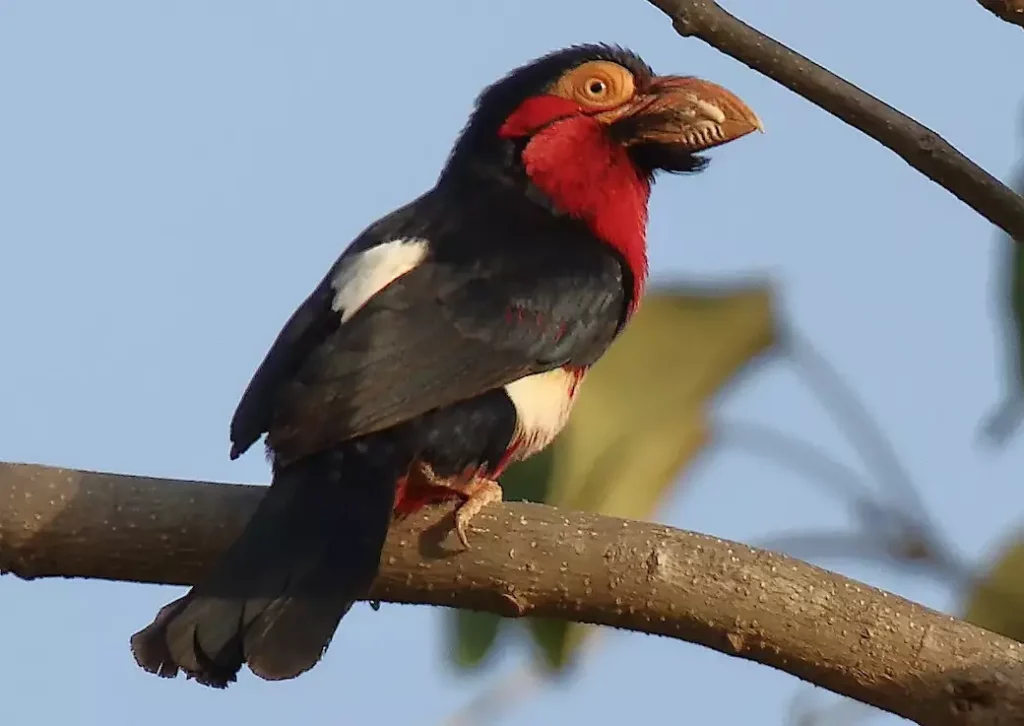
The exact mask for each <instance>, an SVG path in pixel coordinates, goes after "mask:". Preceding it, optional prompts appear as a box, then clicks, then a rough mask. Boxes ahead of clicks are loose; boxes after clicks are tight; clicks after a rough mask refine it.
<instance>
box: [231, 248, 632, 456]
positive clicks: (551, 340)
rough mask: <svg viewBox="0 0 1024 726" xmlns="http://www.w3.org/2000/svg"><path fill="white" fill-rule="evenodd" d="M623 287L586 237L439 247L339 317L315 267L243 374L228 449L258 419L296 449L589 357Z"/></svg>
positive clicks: (248, 435) (606, 256)
mask: <svg viewBox="0 0 1024 726" xmlns="http://www.w3.org/2000/svg"><path fill="white" fill-rule="evenodd" d="M463 252H465V250H463ZM629 287H630V285H629V283H628V282H626V281H624V273H623V268H622V266H621V263H620V261H619V259H618V258H617V257H616V256H615V255H614V254H613V253H612V252H611V251H610V250H607V249H606V248H604V247H603V245H601V244H600V243H597V242H595V241H591V240H587V241H586V242H585V243H584V244H573V243H571V241H565V240H563V241H562V243H561V244H560V242H559V240H547V241H546V243H544V244H540V243H529V242H528V243H526V247H525V248H524V247H520V248H518V249H512V250H508V251H505V252H502V251H501V250H498V251H491V250H488V251H487V253H486V257H483V258H477V259H473V258H472V256H470V255H466V254H464V253H463V254H459V255H457V256H455V257H451V258H448V259H445V258H444V257H443V254H437V255H435V256H434V257H432V258H430V259H428V260H426V261H424V262H423V263H422V264H421V265H420V266H419V267H417V268H415V269H414V270H412V271H411V272H409V273H407V274H406V275H404V276H403V277H400V278H399V279H397V280H396V281H394V282H393V283H391V284H390V285H389V286H387V287H386V288H384V289H383V290H382V291H380V292H379V293H377V295H375V296H374V297H373V298H371V299H370V301H369V302H367V303H366V305H364V306H363V307H362V308H361V309H360V310H359V311H358V312H357V313H356V314H355V315H354V316H353V317H352V318H351V319H349V320H348V321H346V322H345V323H344V324H340V322H339V317H338V314H337V313H336V312H334V311H333V310H332V309H331V293H332V291H331V289H330V284H329V280H325V282H324V283H322V284H321V286H320V287H319V288H318V289H317V291H316V292H314V293H313V295H311V296H310V297H309V298H308V299H307V300H306V302H305V303H304V304H303V306H302V307H301V308H300V309H299V310H298V311H297V312H296V313H295V315H294V316H293V317H292V319H291V320H290V321H289V323H288V324H287V325H286V327H285V329H284V330H283V331H282V333H281V335H280V336H279V337H278V340H277V341H276V342H275V344H274V346H273V348H272V349H271V351H270V353H269V354H268V355H267V358H266V360H265V361H264V363H263V365H262V366H261V367H260V369H259V370H258V371H257V373H256V375H255V377H254V378H253V381H252V383H250V385H249V389H248V390H247V391H246V393H245V395H244V397H243V399H242V401H241V403H240V404H239V407H238V410H237V412H236V414H235V418H234V420H233V422H232V441H233V443H234V448H233V451H238V452H239V453H240V452H241V451H244V450H245V449H246V448H248V446H250V445H251V444H252V443H253V442H254V441H255V440H256V439H257V438H258V437H259V435H260V434H261V433H263V432H265V431H266V432H269V436H268V438H267V442H268V445H269V446H270V447H271V448H272V449H273V450H274V451H275V453H276V454H277V455H278V456H281V457H283V458H285V459H292V458H296V457H299V456H303V455H306V454H308V453H312V452H314V451H317V450H320V449H322V448H324V447H327V446H330V445H333V444H335V443H337V442H339V441H342V440H345V439H348V438H352V437H354V436H359V435H362V434H366V433H370V432H372V431H378V430H380V429H383V428H387V427H389V426H392V425H395V424H397V423H400V422H402V421H406V420H409V419H411V418H413V417H415V416H418V415H420V414H422V413H425V412H426V411H429V410H431V409H435V408H439V407H442V406H445V405H449V404H451V403H454V402H457V401H460V400H464V399H467V398H470V397H472V396H475V395H478V394H480V393H483V392H484V391H487V390H490V389H492V388H496V387H498V386H501V385H504V384H506V383H509V382H511V381H514V380H516V379H518V378H521V377H523V376H525V375H529V374H532V373H539V372H542V371H545V370H550V369H552V368H556V367H559V366H561V365H566V364H569V365H577V366H582V365H590V364H592V363H593V362H594V361H596V360H597V358H598V357H600V355H601V354H602V353H603V352H604V350H605V349H606V348H607V347H608V345H609V344H610V343H611V341H612V340H613V339H614V337H615V335H616V334H617V333H618V331H619V329H620V328H621V326H622V324H623V322H624V319H625V315H626V303H627V298H628V294H627V292H626V291H627V289H628V288H629Z"/></svg>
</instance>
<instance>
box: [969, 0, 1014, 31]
mask: <svg viewBox="0 0 1024 726" xmlns="http://www.w3.org/2000/svg"><path fill="white" fill-rule="evenodd" d="M978 4H979V5H981V7H983V8H985V9H986V10H988V11H989V12H990V13H992V14H993V15H995V16H996V17H997V18H1002V19H1003V20H1005V21H1006V22H1008V23H1013V24H1014V25H1019V26H1020V27H1022V28H1024V0H978Z"/></svg>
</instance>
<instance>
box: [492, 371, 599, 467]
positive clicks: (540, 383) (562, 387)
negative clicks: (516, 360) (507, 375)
mask: <svg viewBox="0 0 1024 726" xmlns="http://www.w3.org/2000/svg"><path fill="white" fill-rule="evenodd" d="M582 375H583V373H582V371H580V372H573V371H567V370H564V369H562V368H556V369H554V370H551V371H545V372H544V373H537V374H535V375H532V376H526V377H525V378H520V379H519V380H517V381H512V383H508V384H506V385H505V392H506V393H507V394H508V397H509V398H510V399H512V405H514V406H515V407H516V418H517V423H516V433H515V439H514V442H515V444H514V448H515V453H514V458H516V459H525V458H526V457H528V456H530V455H532V454H535V453H537V452H538V451H540V450H541V449H543V448H544V447H546V446H547V445H548V444H550V443H551V442H552V440H554V438H555V437H556V436H557V435H558V434H559V432H560V431H561V430H562V429H563V428H564V427H565V424H566V422H567V421H568V420H569V413H570V412H571V411H572V404H573V399H574V398H575V396H576V390H577V389H578V387H579V385H580V383H582Z"/></svg>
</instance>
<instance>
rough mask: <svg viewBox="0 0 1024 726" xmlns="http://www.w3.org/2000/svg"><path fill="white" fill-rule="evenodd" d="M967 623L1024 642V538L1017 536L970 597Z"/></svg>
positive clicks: (966, 617)
mask: <svg viewBox="0 0 1024 726" xmlns="http://www.w3.org/2000/svg"><path fill="white" fill-rule="evenodd" d="M964 620H966V621H968V622H971V623H974V624H975V625H979V626H981V627H983V628H985V629H986V630H991V631H992V632H994V633H1001V634H1002V635H1005V636H1006V637H1008V638H1013V639H1014V640H1017V641H1020V642H1024V536H1022V534H1021V533H1017V534H1016V535H1015V536H1014V537H1013V539H1012V541H1011V542H1010V544H1009V546H1008V547H1007V548H1005V549H1004V550H1003V552H1002V553H1001V554H1000V555H999V556H998V557H997V558H996V561H995V564H994V565H993V566H992V568H991V569H990V570H989V571H988V572H987V573H986V574H985V576H984V577H983V578H982V579H981V580H980V581H979V582H978V583H977V584H976V585H975V587H974V588H973V589H972V590H971V592H970V593H969V594H968V597H967V602H966V603H965V606H964Z"/></svg>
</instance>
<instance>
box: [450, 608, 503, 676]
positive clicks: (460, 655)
mask: <svg viewBox="0 0 1024 726" xmlns="http://www.w3.org/2000/svg"><path fill="white" fill-rule="evenodd" d="M447 622H448V627H449V628H450V630H451V632H450V633H449V637H448V641H449V642H450V643H452V644H453V648H452V651H451V660H452V663H454V664H455V666H456V667H458V668H463V669H470V668H476V667H478V666H479V665H480V664H481V663H483V661H484V660H485V659H486V658H487V656H488V655H489V654H490V652H491V649H492V647H493V646H494V644H495V642H497V640H498V635H499V633H500V632H501V629H502V626H503V625H504V623H505V620H504V618H499V617H497V616H496V615H492V614H491V613H483V612H479V611H476V610H453V611H452V616H450V617H449V618H448V620H447Z"/></svg>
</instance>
